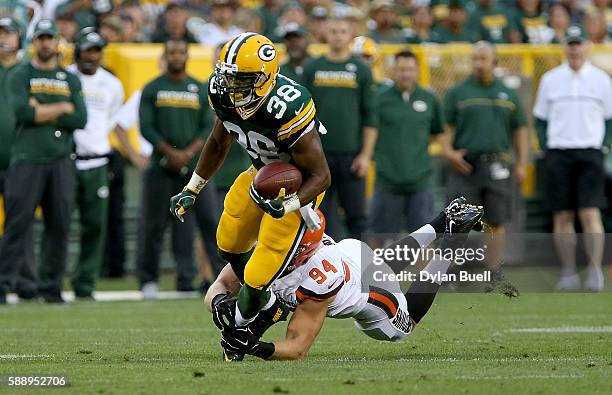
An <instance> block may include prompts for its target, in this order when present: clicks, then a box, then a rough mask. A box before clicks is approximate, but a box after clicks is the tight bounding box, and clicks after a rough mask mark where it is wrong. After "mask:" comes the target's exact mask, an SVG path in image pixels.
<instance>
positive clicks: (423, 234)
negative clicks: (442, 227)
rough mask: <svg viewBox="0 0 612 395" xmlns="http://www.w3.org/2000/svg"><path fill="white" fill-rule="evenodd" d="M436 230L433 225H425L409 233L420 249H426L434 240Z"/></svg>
mask: <svg viewBox="0 0 612 395" xmlns="http://www.w3.org/2000/svg"><path fill="white" fill-rule="evenodd" d="M436 233H437V232H436V229H435V228H434V227H433V225H430V224H425V225H423V226H421V227H420V228H419V229H417V230H415V231H414V232H412V233H411V236H412V237H413V238H414V239H415V240H416V241H417V243H419V245H420V246H421V247H428V246H429V245H430V244H431V243H433V241H434V240H435V239H436Z"/></svg>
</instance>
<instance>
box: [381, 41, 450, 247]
mask: <svg viewBox="0 0 612 395" xmlns="http://www.w3.org/2000/svg"><path fill="white" fill-rule="evenodd" d="M392 74H393V81H392V82H390V83H387V84H385V85H383V86H381V88H380V89H379V91H378V93H377V95H376V114H377V116H378V140H377V142H376V154H375V162H376V189H375V192H374V197H373V199H372V206H371V208H370V215H369V218H370V230H371V231H372V232H373V233H375V234H381V233H399V232H401V231H406V232H413V231H414V230H416V229H417V228H419V227H420V226H421V225H422V224H424V223H426V222H427V221H429V218H433V216H434V195H433V192H432V189H431V188H432V186H433V185H432V184H433V183H432V181H433V180H432V172H433V169H432V165H431V159H430V157H429V153H428V148H429V142H430V140H431V139H432V138H435V137H436V136H439V135H440V133H442V132H444V119H443V114H442V107H441V106H440V102H439V101H438V99H437V98H436V97H435V95H434V94H433V93H431V92H430V91H428V90H426V89H424V88H422V87H421V86H420V85H419V84H417V80H418V77H419V68H418V61H417V58H416V56H415V55H414V53H413V52H411V51H402V52H399V53H397V54H396V55H395V65H394V67H393V73H392ZM379 246H382V240H381V241H380V243H379Z"/></svg>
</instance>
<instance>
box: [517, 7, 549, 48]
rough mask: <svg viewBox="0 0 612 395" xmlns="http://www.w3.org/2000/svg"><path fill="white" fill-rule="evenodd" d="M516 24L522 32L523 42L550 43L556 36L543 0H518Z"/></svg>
mask: <svg viewBox="0 0 612 395" xmlns="http://www.w3.org/2000/svg"><path fill="white" fill-rule="evenodd" d="M517 6H518V7H517V10H516V12H515V18H514V25H515V26H516V29H517V31H518V34H520V39H521V42H524V43H529V44H548V43H550V42H551V41H552V39H553V37H554V32H553V30H552V29H551V28H550V27H549V26H548V21H547V18H546V14H545V13H544V4H543V2H542V0H518V1H517Z"/></svg>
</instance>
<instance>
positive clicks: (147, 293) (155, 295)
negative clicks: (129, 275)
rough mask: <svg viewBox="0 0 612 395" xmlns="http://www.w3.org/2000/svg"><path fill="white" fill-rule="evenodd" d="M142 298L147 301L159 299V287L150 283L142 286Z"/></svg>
mask: <svg viewBox="0 0 612 395" xmlns="http://www.w3.org/2000/svg"><path fill="white" fill-rule="evenodd" d="M141 291H142V298H143V299H145V300H156V299H159V285H157V283H155V282H148V283H144V284H143V285H142V289H141Z"/></svg>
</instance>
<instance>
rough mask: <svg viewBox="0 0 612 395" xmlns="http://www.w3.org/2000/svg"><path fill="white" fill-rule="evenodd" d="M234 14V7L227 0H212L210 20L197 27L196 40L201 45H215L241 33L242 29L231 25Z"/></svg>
mask: <svg viewBox="0 0 612 395" xmlns="http://www.w3.org/2000/svg"><path fill="white" fill-rule="evenodd" d="M234 14H235V11H234V8H233V6H232V3H231V2H230V1H229V0H214V1H213V6H212V11H211V13H210V18H211V20H212V21H211V22H210V23H207V24H205V25H203V26H202V27H201V28H200V29H199V31H198V35H197V39H198V41H199V42H200V43H201V44H203V45H209V46H211V47H216V46H217V45H219V44H221V43H225V42H228V41H229V40H230V39H232V38H234V37H236V36H237V35H239V34H240V33H242V32H243V31H242V29H240V28H239V27H237V26H234V25H233V21H234Z"/></svg>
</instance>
